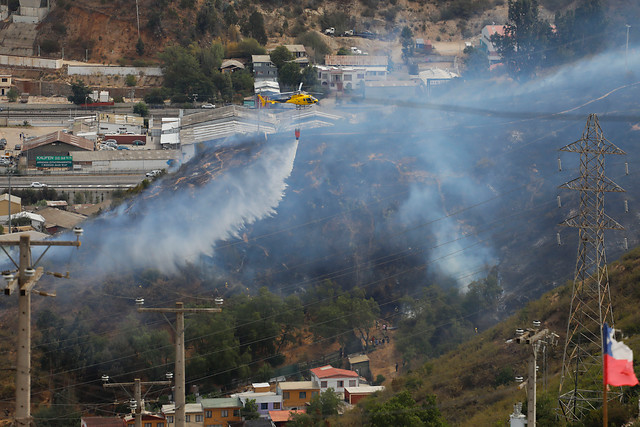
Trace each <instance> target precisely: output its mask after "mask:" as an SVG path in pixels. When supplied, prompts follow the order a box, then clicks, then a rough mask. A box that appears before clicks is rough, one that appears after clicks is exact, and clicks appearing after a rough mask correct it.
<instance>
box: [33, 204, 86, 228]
mask: <svg viewBox="0 0 640 427" xmlns="http://www.w3.org/2000/svg"><path fill="white" fill-rule="evenodd" d="M38 214H40V215H42V216H43V217H44V226H45V227H47V228H48V227H53V226H59V227H62V228H66V229H68V230H70V229H72V228H73V227H75V226H76V225H78V224H79V223H81V222H82V221H84V220H85V219H86V216H84V215H80V214H77V213H75V212H67V211H63V210H61V209H57V208H44V209H40V210H39V211H38Z"/></svg>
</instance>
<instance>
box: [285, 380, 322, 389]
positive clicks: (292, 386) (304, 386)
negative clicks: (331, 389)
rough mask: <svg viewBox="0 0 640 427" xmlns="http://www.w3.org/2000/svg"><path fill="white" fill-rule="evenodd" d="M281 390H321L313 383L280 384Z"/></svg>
mask: <svg viewBox="0 0 640 427" xmlns="http://www.w3.org/2000/svg"><path fill="white" fill-rule="evenodd" d="M278 387H279V388H280V390H320V388H319V387H317V386H316V385H315V384H314V383H313V381H285V382H282V383H279V384H278Z"/></svg>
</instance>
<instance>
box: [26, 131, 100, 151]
mask: <svg viewBox="0 0 640 427" xmlns="http://www.w3.org/2000/svg"><path fill="white" fill-rule="evenodd" d="M54 142H64V143H65V144H69V145H72V146H74V147H77V148H79V149H81V150H90V151H93V141H91V140H89V139H87V138H83V137H81V136H77V135H71V134H70V133H66V132H62V131H60V130H59V131H57V132H52V133H48V134H46V135H42V136H40V137H38V138H34V139H30V140H29V141H26V142H25V143H24V144H22V151H28V150H32V149H34V148H37V147H40V146H43V145H48V144H51V143H54Z"/></svg>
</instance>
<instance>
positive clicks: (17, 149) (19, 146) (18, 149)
mask: <svg viewBox="0 0 640 427" xmlns="http://www.w3.org/2000/svg"><path fill="white" fill-rule="evenodd" d="M21 148H22V146H21V145H20V144H16V146H15V147H14V150H16V151H20V149H21Z"/></svg>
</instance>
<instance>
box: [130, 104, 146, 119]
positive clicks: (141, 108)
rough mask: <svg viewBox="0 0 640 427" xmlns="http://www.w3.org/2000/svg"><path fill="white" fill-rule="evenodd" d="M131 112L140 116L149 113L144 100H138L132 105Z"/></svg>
mask: <svg viewBox="0 0 640 427" xmlns="http://www.w3.org/2000/svg"><path fill="white" fill-rule="evenodd" d="M133 113H134V114H139V115H140V117H147V116H148V115H149V107H147V104H145V103H144V102H138V103H137V104H136V105H134V106H133Z"/></svg>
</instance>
